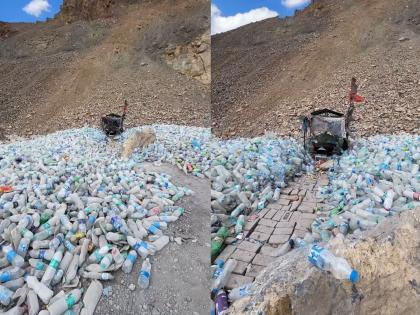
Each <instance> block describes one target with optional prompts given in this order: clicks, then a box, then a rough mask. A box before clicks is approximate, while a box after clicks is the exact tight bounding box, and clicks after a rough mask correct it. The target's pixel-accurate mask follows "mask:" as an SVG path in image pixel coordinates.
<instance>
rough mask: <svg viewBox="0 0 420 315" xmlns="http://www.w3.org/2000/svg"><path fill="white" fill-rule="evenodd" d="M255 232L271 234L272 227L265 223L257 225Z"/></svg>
mask: <svg viewBox="0 0 420 315" xmlns="http://www.w3.org/2000/svg"><path fill="white" fill-rule="evenodd" d="M254 231H255V232H260V233H265V234H273V231H274V228H273V227H269V226H266V225H258V226H257V227H256V228H255V230H254Z"/></svg>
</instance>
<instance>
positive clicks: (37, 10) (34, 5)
mask: <svg viewBox="0 0 420 315" xmlns="http://www.w3.org/2000/svg"><path fill="white" fill-rule="evenodd" d="M50 8H51V5H50V4H49V3H48V0H32V1H31V2H29V3H28V4H27V5H25V6H24V7H23V11H25V12H26V13H28V14H29V15H33V16H36V17H39V16H40V15H41V14H42V12H44V11H49V10H50Z"/></svg>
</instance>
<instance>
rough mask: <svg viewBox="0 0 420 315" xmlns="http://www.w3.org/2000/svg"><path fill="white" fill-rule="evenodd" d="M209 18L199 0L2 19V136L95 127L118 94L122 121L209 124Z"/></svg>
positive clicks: (72, 1)
mask: <svg viewBox="0 0 420 315" xmlns="http://www.w3.org/2000/svg"><path fill="white" fill-rule="evenodd" d="M209 14H210V9H209V6H208V3H207V1H205V0H199V1H195V0H186V1H181V0H176V1H170V0H158V1H142V0H137V1H135V0H123V1H110V0H95V1H85V0H65V1H64V3H63V6H62V10H61V11H60V13H59V14H58V15H57V16H56V18H54V19H52V20H50V21H47V22H45V23H36V24H27V23H17V24H10V23H2V24H0V71H1V73H2V75H1V77H0V116H1V120H0V135H3V136H4V135H6V134H17V135H29V134H39V133H41V134H42V133H48V132H52V131H55V130H59V129H63V128H69V127H80V126H83V125H85V124H88V125H98V123H99V120H100V117H101V115H104V114H107V113H110V112H117V113H119V112H121V106H122V104H123V100H124V99H127V100H128V102H129V114H128V117H127V120H126V123H127V126H133V125H139V124H144V123H147V124H150V123H176V124H187V125H196V126H209V125H210V110H209V103H210V91H209V84H206V83H205V82H209V76H210V73H209V64H210V54H209V43H206V40H205V38H206V36H207V38H209V36H208V30H209ZM203 37H204V40H202V38H203ZM208 41H209V40H208ZM173 47H179V49H178V51H179V54H178V55H177V58H184V59H183V60H184V61H185V62H183V63H182V67H179V66H176V62H175V63H169V62H168V60H167V59H168V51H171V49H173ZM191 47H194V49H195V50H193V49H192V48H191ZM180 56H181V57H180ZM206 58H207V59H206ZM201 60H203V61H202V62H201ZM198 61H200V62H201V63H199V62H198ZM174 64H175V65H174Z"/></svg>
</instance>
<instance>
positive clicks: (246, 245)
mask: <svg viewBox="0 0 420 315" xmlns="http://www.w3.org/2000/svg"><path fill="white" fill-rule="evenodd" d="M260 247H261V244H260V243H258V242H255V243H254V242H249V241H242V242H241V243H240V244H239V245H238V248H239V249H242V250H246V251H248V252H252V253H256V252H257V251H258V250H259V249H260Z"/></svg>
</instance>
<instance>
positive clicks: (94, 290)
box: [80, 280, 103, 315]
mask: <svg viewBox="0 0 420 315" xmlns="http://www.w3.org/2000/svg"><path fill="white" fill-rule="evenodd" d="M102 290H103V286H102V283H101V282H100V281H96V280H94V281H92V282H91V283H90V285H89V287H88V289H87V290H86V293H85V295H84V297H83V308H82V310H81V312H80V314H81V315H93V314H94V312H95V309H96V305H97V304H98V303H99V300H100V299H101V296H102Z"/></svg>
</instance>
